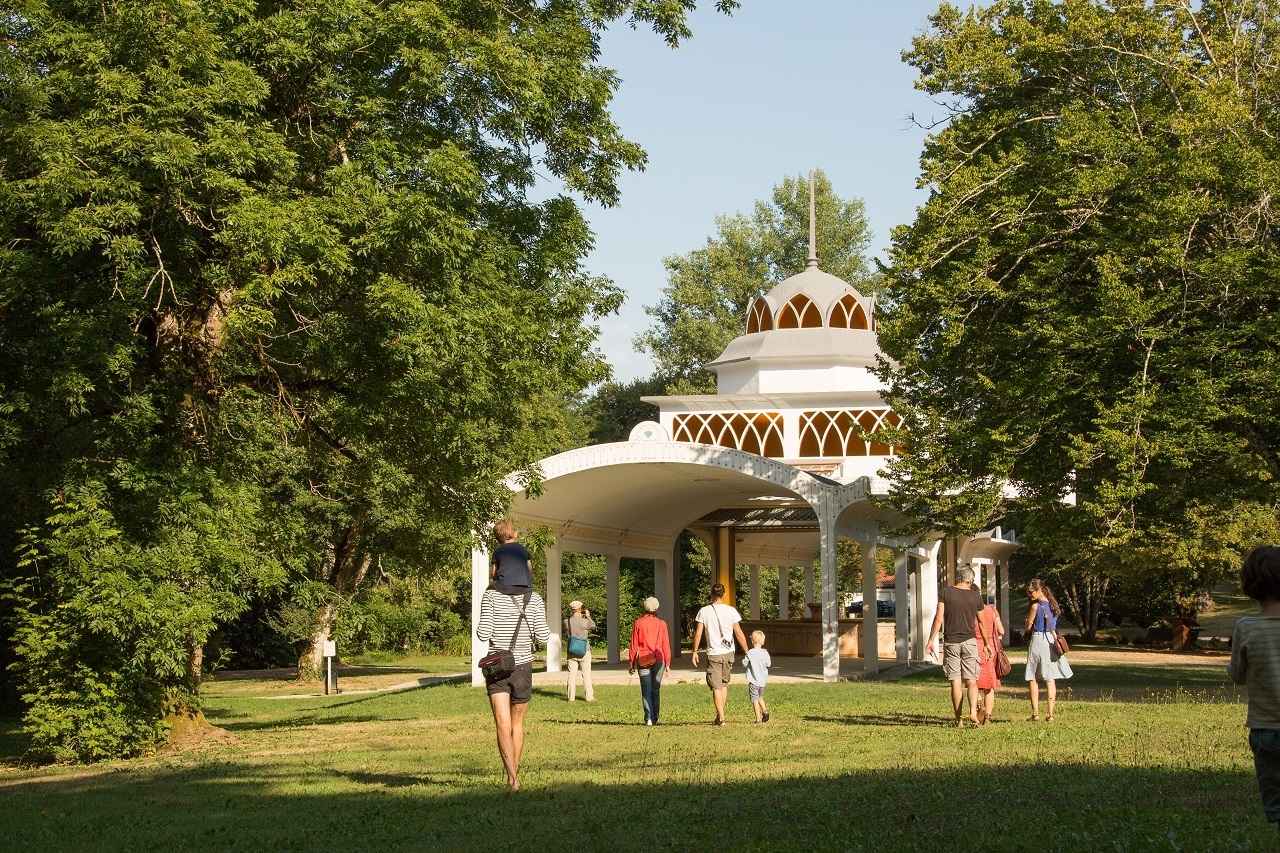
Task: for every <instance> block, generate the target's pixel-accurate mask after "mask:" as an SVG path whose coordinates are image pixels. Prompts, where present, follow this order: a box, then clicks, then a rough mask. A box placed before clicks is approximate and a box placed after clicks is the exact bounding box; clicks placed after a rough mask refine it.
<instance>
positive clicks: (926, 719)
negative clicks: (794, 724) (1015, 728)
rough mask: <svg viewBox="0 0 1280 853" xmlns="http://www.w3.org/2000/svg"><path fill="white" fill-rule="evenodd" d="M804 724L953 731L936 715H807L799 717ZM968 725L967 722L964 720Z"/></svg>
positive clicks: (950, 724)
mask: <svg viewBox="0 0 1280 853" xmlns="http://www.w3.org/2000/svg"><path fill="white" fill-rule="evenodd" d="M800 719H802V720H804V721H805V722H806V723H835V724H837V725H842V726H907V727H910V728H913V729H914V728H919V727H921V726H931V727H933V728H947V729H954V728H955V727H956V724H955V721H954V720H952V719H949V718H947V717H940V716H938V715H937V714H906V713H888V714H841V715H839V716H821V715H809V716H804V717H801V718H800ZM965 724H966V725H968V720H965Z"/></svg>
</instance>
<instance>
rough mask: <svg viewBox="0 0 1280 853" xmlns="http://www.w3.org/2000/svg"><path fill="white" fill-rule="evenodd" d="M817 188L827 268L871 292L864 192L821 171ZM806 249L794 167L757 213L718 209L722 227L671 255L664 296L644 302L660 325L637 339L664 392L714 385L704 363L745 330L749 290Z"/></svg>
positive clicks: (788, 272)
mask: <svg viewBox="0 0 1280 853" xmlns="http://www.w3.org/2000/svg"><path fill="white" fill-rule="evenodd" d="M814 197H815V200H816V208H817V249H818V258H819V260H820V262H821V266H822V269H824V270H825V271H827V272H829V273H831V274H832V275H835V276H838V277H839V278H842V279H844V280H845V281H847V282H849V283H850V284H852V285H853V286H854V287H856V288H858V289H859V290H861V291H863V292H871V291H873V290H874V289H875V284H874V278H873V275H872V273H871V271H870V261H869V259H868V257H867V255H866V251H867V246H868V245H869V244H870V242H871V228H870V226H869V225H868V224H867V219H866V214H865V211H864V208H863V204H862V201H861V200H860V199H856V198H854V199H843V198H840V197H839V196H837V195H836V194H835V191H834V190H833V189H832V186H831V182H830V180H828V179H827V176H826V175H825V174H824V173H823V172H822V171H821V170H818V171H816V172H814ZM808 254H809V181H808V178H807V177H806V176H803V175H797V176H795V177H786V178H784V179H783V180H782V183H780V184H778V185H777V186H775V187H774V188H773V195H772V197H771V200H769V201H757V202H756V204H755V209H754V211H753V212H752V214H751V216H747V215H745V214H742V213H738V214H735V215H733V216H728V215H720V216H717V217H716V234H715V236H713V237H708V238H707V242H706V245H705V246H703V247H702V248H700V249H694V250H693V251H691V252H688V253H687V254H684V255H672V256H671V257H669V258H666V259H665V260H664V264H665V265H666V268H667V286H666V288H664V290H663V296H662V300H661V301H659V302H658V304H657V305H650V306H646V307H645V311H646V313H648V314H649V316H651V317H653V318H654V326H653V327H652V328H650V329H649V331H647V332H645V333H643V334H641V335H638V336H637V337H636V340H635V345H636V346H637V347H638V348H639V349H641V350H643V351H644V352H647V353H649V355H650V356H651V357H652V358H653V360H654V363H655V364H656V366H657V375H658V376H659V377H661V378H662V379H663V380H664V382H665V384H666V390H667V393H671V394H705V393H714V392H715V376H713V375H711V374H710V373H708V372H706V371H705V370H703V369H702V366H703V365H704V364H707V363H708V362H711V361H714V360H715V358H716V356H718V355H720V353H721V352H723V351H724V348H725V346H727V345H728V343H729V342H730V341H731V340H733V339H734V338H735V337H737V336H738V335H741V334H742V333H743V330H744V324H745V323H746V316H747V303H748V302H749V301H750V300H751V297H753V296H755V295H756V293H757V292H759V291H761V290H762V289H763V290H768V289H769V288H771V287H772V286H773V285H775V284H777V283H778V282H780V281H782V280H784V279H786V278H790V277H791V276H793V275H795V274H797V273H799V272H801V271H802V270H803V269H804V265H805V259H806V258H807V257H808Z"/></svg>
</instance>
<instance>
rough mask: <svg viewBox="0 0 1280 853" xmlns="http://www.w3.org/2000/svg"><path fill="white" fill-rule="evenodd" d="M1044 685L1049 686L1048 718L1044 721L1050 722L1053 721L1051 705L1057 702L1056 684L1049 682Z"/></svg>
mask: <svg viewBox="0 0 1280 853" xmlns="http://www.w3.org/2000/svg"><path fill="white" fill-rule="evenodd" d="M1046 684H1048V686H1049V716H1047V717H1045V719H1046V720H1052V719H1053V703H1054V702H1056V701H1058V682H1056V681H1049V682H1046Z"/></svg>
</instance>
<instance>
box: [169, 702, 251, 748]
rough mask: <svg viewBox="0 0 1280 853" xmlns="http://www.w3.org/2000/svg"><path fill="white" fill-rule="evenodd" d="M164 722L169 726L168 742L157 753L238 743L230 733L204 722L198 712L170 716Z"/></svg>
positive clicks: (202, 715) (201, 714) (200, 713)
mask: <svg viewBox="0 0 1280 853" xmlns="http://www.w3.org/2000/svg"><path fill="white" fill-rule="evenodd" d="M164 721H165V722H166V723H168V724H169V742H168V743H166V744H165V745H164V746H162V747H160V748H159V749H158V750H156V752H159V753H173V752H189V751H191V750H196V749H209V748H217V747H225V746H233V745H235V744H237V743H238V742H239V739H238V738H237V737H236V736H235V735H233V734H232V733H231V732H229V731H227V730H226V729H222V728H219V727H218V726H215V725H214V724H213V723H211V722H209V721H208V720H206V719H205V718H204V714H203V713H202V712H200V711H197V712H196V713H194V714H171V715H169V716H168V717H165V720H164Z"/></svg>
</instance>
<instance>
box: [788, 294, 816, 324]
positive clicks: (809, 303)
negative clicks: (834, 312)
mask: <svg viewBox="0 0 1280 853" xmlns="http://www.w3.org/2000/svg"><path fill="white" fill-rule="evenodd" d="M778 328H779V329H820V328H822V314H820V313H819V312H818V306H816V305H814V304H813V300H812V299H810V298H809V297H807V296H805V295H804V294H803V293H797V294H796V295H795V296H793V297H791V299H790V300H788V301H787V304H786V305H783V306H782V310H781V311H779V312H778Z"/></svg>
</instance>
